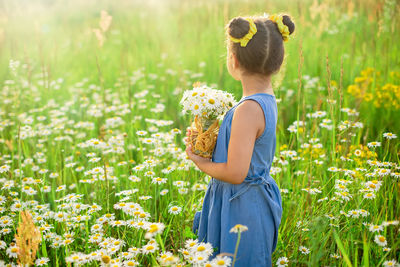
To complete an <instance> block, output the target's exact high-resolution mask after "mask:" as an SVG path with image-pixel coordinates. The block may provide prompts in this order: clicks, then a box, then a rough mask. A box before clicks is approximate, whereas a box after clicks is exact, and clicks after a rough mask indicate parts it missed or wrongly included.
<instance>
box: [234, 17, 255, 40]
mask: <svg viewBox="0 0 400 267" xmlns="http://www.w3.org/2000/svg"><path fill="white" fill-rule="evenodd" d="M246 20H247V21H248V22H249V26H250V29H249V32H248V33H247V34H246V35H245V36H243V37H242V38H234V37H232V36H230V35H229V37H230V39H231V41H232V42H234V43H240V46H243V47H245V46H246V45H247V43H248V42H249V41H250V40H251V38H253V35H254V34H256V32H257V27H256V24H255V23H254V21H253V20H252V19H251V18H246Z"/></svg>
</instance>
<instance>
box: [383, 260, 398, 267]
mask: <svg viewBox="0 0 400 267" xmlns="http://www.w3.org/2000/svg"><path fill="white" fill-rule="evenodd" d="M383 266H385V267H391V266H395V267H398V266H400V264H399V263H398V262H397V261H396V260H394V259H393V260H390V261H385V262H384V263H383Z"/></svg>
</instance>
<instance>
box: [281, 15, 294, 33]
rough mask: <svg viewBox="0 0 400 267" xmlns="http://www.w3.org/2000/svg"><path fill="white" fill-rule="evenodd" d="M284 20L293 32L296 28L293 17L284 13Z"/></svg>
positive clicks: (290, 31)
mask: <svg viewBox="0 0 400 267" xmlns="http://www.w3.org/2000/svg"><path fill="white" fill-rule="evenodd" d="M282 22H283V24H285V25H286V26H287V27H288V28H289V34H292V33H293V32H294V28H295V27H294V22H293V21H292V19H291V18H290V17H289V16H288V15H283V16H282Z"/></svg>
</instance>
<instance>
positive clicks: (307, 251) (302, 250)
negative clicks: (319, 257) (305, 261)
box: [299, 246, 310, 254]
mask: <svg viewBox="0 0 400 267" xmlns="http://www.w3.org/2000/svg"><path fill="white" fill-rule="evenodd" d="M299 251H300V252H301V253H303V254H308V253H310V250H309V249H308V248H306V247H304V246H300V247H299Z"/></svg>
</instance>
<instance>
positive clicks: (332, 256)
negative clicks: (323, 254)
mask: <svg viewBox="0 0 400 267" xmlns="http://www.w3.org/2000/svg"><path fill="white" fill-rule="evenodd" d="M330 257H331V258H334V259H340V258H341V257H342V256H340V255H339V254H337V253H331V254H330Z"/></svg>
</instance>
